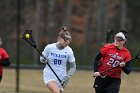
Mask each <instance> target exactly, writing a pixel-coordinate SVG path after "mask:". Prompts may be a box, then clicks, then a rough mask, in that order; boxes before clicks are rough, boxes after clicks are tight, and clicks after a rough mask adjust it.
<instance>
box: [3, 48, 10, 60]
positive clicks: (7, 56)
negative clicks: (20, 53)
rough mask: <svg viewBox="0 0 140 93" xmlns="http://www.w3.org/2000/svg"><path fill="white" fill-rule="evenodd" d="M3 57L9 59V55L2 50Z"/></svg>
mask: <svg viewBox="0 0 140 93" xmlns="http://www.w3.org/2000/svg"><path fill="white" fill-rule="evenodd" d="M2 55H3V58H4V59H6V58H9V55H8V53H7V52H6V51H5V50H4V49H2Z"/></svg>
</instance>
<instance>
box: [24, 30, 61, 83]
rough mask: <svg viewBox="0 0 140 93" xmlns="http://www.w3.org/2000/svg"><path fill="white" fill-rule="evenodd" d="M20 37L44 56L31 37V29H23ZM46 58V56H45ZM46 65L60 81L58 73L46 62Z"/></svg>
mask: <svg viewBox="0 0 140 93" xmlns="http://www.w3.org/2000/svg"><path fill="white" fill-rule="evenodd" d="M22 39H23V40H25V41H26V42H28V43H29V44H30V45H31V46H32V47H33V48H35V49H36V50H37V52H38V53H39V54H40V56H43V57H44V58H45V56H44V55H42V53H41V52H40V50H39V49H38V47H37V45H36V43H35V41H34V40H33V38H32V30H25V32H24V33H23V36H22ZM45 59H47V58H45ZM47 65H48V66H49V68H50V69H51V70H52V72H53V73H54V75H55V76H56V77H57V79H58V80H59V82H60V83H61V80H60V78H59V77H58V75H57V74H56V73H55V71H54V70H53V69H52V67H51V66H50V64H49V63H47Z"/></svg>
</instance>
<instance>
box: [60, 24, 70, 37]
mask: <svg viewBox="0 0 140 93" xmlns="http://www.w3.org/2000/svg"><path fill="white" fill-rule="evenodd" d="M66 36H70V37H71V34H70V32H69V31H68V30H67V27H66V26H62V27H61V31H60V32H59V37H61V38H65V37H66Z"/></svg>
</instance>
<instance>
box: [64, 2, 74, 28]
mask: <svg viewBox="0 0 140 93" xmlns="http://www.w3.org/2000/svg"><path fill="white" fill-rule="evenodd" d="M72 1H73V0H64V3H63V13H64V14H63V19H62V20H63V22H62V25H64V26H67V27H68V28H69V29H70V27H71V25H70V24H71V10H72V6H73V4H72Z"/></svg>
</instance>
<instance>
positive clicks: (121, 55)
mask: <svg viewBox="0 0 140 93" xmlns="http://www.w3.org/2000/svg"><path fill="white" fill-rule="evenodd" d="M100 52H101V53H102V55H103V57H102V59H101V64H100V65H99V69H98V70H99V72H103V71H105V70H107V69H110V68H112V67H115V68H114V69H112V70H110V71H108V72H105V73H104V75H106V76H108V77H113V78H120V77H121V70H122V69H121V67H120V66H118V65H119V64H120V63H121V62H123V61H124V62H127V61H129V60H130V59H131V55H130V52H129V51H128V50H127V49H126V48H125V47H123V48H122V49H121V50H120V49H118V48H117V47H116V46H115V45H114V44H107V45H105V46H103V47H102V48H101V49H100ZM116 66H117V67H116Z"/></svg>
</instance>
